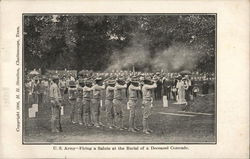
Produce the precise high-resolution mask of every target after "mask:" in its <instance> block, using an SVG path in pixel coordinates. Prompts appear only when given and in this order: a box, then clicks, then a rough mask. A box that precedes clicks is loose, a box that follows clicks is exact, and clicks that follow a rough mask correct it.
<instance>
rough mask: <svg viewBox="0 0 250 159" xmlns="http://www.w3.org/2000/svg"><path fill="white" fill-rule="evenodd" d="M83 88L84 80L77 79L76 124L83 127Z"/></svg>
mask: <svg viewBox="0 0 250 159" xmlns="http://www.w3.org/2000/svg"><path fill="white" fill-rule="evenodd" d="M83 87H84V80H83V79H79V80H78V84H77V87H76V89H77V98H76V103H77V107H78V123H79V125H83V122H84V112H83V110H84V104H83Z"/></svg>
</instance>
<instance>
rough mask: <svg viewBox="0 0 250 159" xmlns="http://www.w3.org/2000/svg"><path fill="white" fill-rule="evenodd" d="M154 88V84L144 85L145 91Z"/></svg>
mask: <svg viewBox="0 0 250 159" xmlns="http://www.w3.org/2000/svg"><path fill="white" fill-rule="evenodd" d="M156 87H157V85H156V83H154V84H153V85H144V88H145V89H154V88H156Z"/></svg>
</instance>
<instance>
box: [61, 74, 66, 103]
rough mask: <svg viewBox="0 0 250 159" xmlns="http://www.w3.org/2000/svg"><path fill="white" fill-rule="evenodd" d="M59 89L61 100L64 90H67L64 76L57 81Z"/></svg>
mask: <svg viewBox="0 0 250 159" xmlns="http://www.w3.org/2000/svg"><path fill="white" fill-rule="evenodd" d="M59 88H60V92H61V95H62V98H63V99H64V94H65V92H66V88H67V83H66V79H65V76H63V77H62V79H60V80H59Z"/></svg>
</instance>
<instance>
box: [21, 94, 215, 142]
mask: <svg viewBox="0 0 250 159" xmlns="http://www.w3.org/2000/svg"><path fill="white" fill-rule="evenodd" d="M139 105H140V102H139ZM162 105H163V104H162V101H161V100H157V101H154V107H153V108H152V115H151V116H150V119H149V125H150V128H151V129H153V130H154V132H153V133H152V134H150V135H147V134H143V133H142V122H141V120H142V113H141V108H140V107H138V109H137V120H136V124H137V126H138V128H140V131H139V132H136V133H132V132H128V131H127V130H123V131H121V130H114V129H113V130H110V129H108V128H106V127H101V128H94V127H93V128H87V127H85V126H80V125H78V124H71V123H70V120H69V111H70V107H69V106H68V105H66V106H65V113H66V114H65V115H63V116H62V127H63V132H61V133H51V132H50V107H49V105H46V104H44V106H41V107H39V112H38V114H37V117H36V118H27V119H26V120H25V126H24V143H43V142H46V143H54V142H60V143H61V142H66V143H69V142H73V143H80V142H85V143H93V142H98V143H107V142H109V143H111V142H112V143H133V142H136V143H200V142H202V143H215V142H216V140H215V138H216V136H215V130H216V123H215V122H216V120H215V117H216V116H215V114H214V113H215V99H214V94H208V95H199V96H198V97H197V98H196V99H195V100H194V102H193V103H192V107H191V109H190V111H189V112H183V111H182V108H183V106H182V105H178V104H175V102H174V101H169V107H167V108H163V107H162ZM193 112H199V113H193ZM128 115H129V110H125V121H126V122H125V126H127V127H128ZM101 119H102V121H103V123H104V124H105V120H104V119H105V112H104V111H101Z"/></svg>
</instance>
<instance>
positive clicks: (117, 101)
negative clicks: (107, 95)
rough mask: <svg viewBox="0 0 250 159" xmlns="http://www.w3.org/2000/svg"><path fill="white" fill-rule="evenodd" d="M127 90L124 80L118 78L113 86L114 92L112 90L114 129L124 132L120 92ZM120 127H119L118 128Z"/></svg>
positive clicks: (122, 105)
mask: <svg viewBox="0 0 250 159" xmlns="http://www.w3.org/2000/svg"><path fill="white" fill-rule="evenodd" d="M126 88H127V84H125V80H124V78H122V77H120V78H119V77H118V78H117V80H116V84H115V90H114V100H113V104H114V113H115V127H117V128H119V129H120V130H124V129H125V127H124V124H123V111H124V110H123V109H124V104H123V102H122V100H123V97H122V90H123V89H126ZM118 125H120V126H118Z"/></svg>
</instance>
